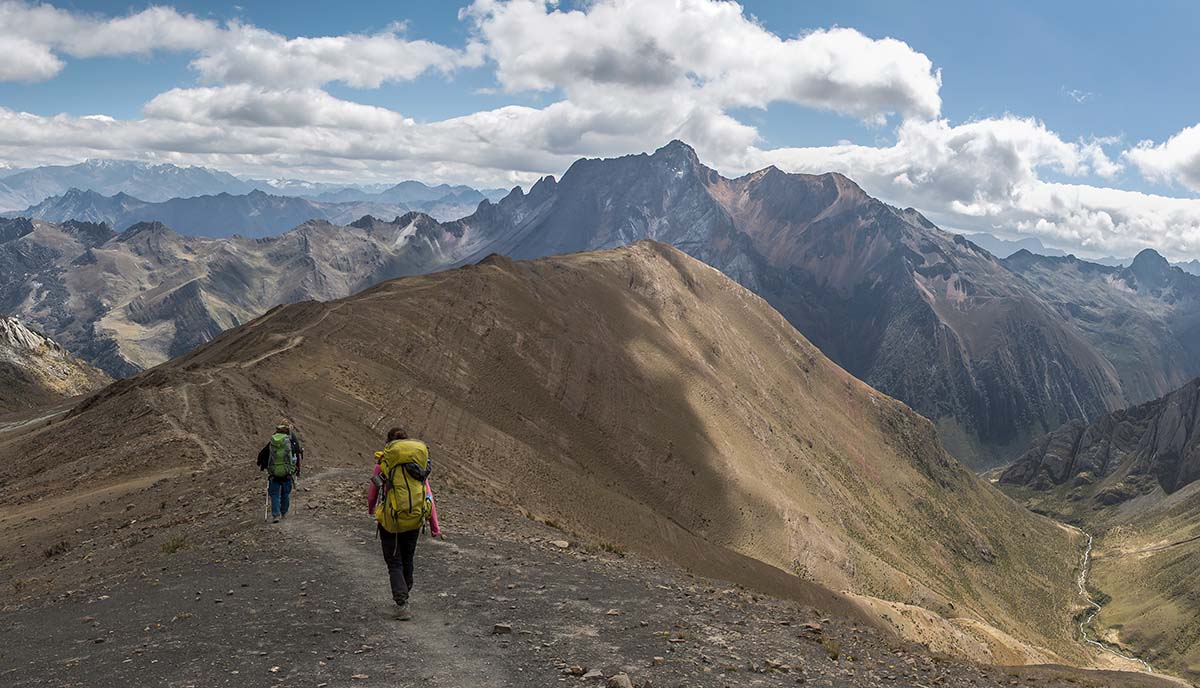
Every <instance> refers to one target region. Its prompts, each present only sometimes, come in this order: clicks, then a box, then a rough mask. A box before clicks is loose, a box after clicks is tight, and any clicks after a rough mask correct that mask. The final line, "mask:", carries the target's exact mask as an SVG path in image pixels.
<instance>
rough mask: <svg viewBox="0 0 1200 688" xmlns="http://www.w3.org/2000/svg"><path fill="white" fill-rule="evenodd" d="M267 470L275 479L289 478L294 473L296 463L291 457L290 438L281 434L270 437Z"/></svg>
mask: <svg viewBox="0 0 1200 688" xmlns="http://www.w3.org/2000/svg"><path fill="white" fill-rule="evenodd" d="M267 470H268V471H270V472H271V475H272V476H273V477H276V478H290V477H291V476H292V475H295V473H296V462H295V461H294V460H293V457H292V438H291V437H290V436H288V435H285V434H283V433H281V432H277V433H275V434H274V435H272V436H271V458H270V460H269V461H268V463H267Z"/></svg>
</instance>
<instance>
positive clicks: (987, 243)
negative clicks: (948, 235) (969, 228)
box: [962, 232, 1067, 258]
mask: <svg viewBox="0 0 1200 688" xmlns="http://www.w3.org/2000/svg"><path fill="white" fill-rule="evenodd" d="M962 236H963V237H966V238H967V239H969V240H970V241H971V243H973V244H975V245H976V246H978V247H980V248H982V249H986V250H987V252H988V253H991V254H992V255H994V256H996V257H997V258H1007V257H1009V256H1011V255H1012V254H1014V253H1016V252H1017V251H1020V250H1026V251H1029V252H1030V253H1036V254H1038V255H1040V256H1065V255H1067V252H1066V251H1063V250H1061V249H1057V248H1050V247H1049V246H1046V245H1045V244H1043V243H1042V240H1041V239H1038V238H1037V237H1024V238H1022V239H1001V238H1000V237H997V236H995V235H994V234H988V233H987V232H976V233H974V234H963V235H962Z"/></svg>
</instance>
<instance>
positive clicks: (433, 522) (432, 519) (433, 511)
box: [425, 483, 442, 537]
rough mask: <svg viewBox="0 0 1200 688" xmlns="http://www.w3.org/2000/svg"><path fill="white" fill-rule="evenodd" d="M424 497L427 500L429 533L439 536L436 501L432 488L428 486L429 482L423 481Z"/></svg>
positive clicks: (439, 527) (439, 526)
mask: <svg viewBox="0 0 1200 688" xmlns="http://www.w3.org/2000/svg"><path fill="white" fill-rule="evenodd" d="M425 498H426V499H428V500H429V534H430V535H431V536H433V537H440V536H441V534H442V526H441V524H440V523H438V517H437V501H436V500H434V498H433V488H432V487H430V486H429V483H425Z"/></svg>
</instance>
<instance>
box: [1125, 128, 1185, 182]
mask: <svg viewBox="0 0 1200 688" xmlns="http://www.w3.org/2000/svg"><path fill="white" fill-rule="evenodd" d="M1124 157H1125V159H1127V160H1128V161H1129V162H1130V163H1132V164H1133V165H1134V166H1135V167H1137V168H1138V170H1139V171H1140V172H1141V173H1142V174H1143V175H1145V176H1146V177H1147V178H1148V179H1151V180H1153V181H1158V182H1165V183H1174V184H1182V185H1183V186H1185V187H1187V188H1189V189H1191V190H1193V191H1200V124H1197V125H1195V126H1191V127H1187V128H1185V129H1183V130H1182V131H1180V132H1179V133H1177V134H1175V135H1174V136H1172V137H1171V138H1169V139H1167V140H1166V141H1164V142H1163V143H1159V144H1155V143H1154V142H1153V141H1142V142H1140V143H1138V145H1137V146H1134V147H1133V148H1131V149H1129V150H1127V151H1125V156H1124Z"/></svg>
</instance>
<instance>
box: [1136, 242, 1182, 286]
mask: <svg viewBox="0 0 1200 688" xmlns="http://www.w3.org/2000/svg"><path fill="white" fill-rule="evenodd" d="M1171 272H1172V270H1171V264H1170V263H1169V262H1167V259H1166V258H1163V257H1162V255H1160V254H1159V253H1158V252H1157V251H1155V250H1154V249H1152V248H1147V249H1143V250H1142V252H1141V253H1139V254H1137V257H1135V258H1134V259H1133V262H1132V263H1130V264H1129V268H1128V269H1127V270H1126V273H1127V274H1128V275H1132V276H1133V277H1134V279H1135V280H1136V281H1137V284H1138V285H1141V286H1146V287H1150V288H1152V289H1154V288H1161V287H1164V286H1166V285H1167V284H1168V283H1169V282H1170V281H1171Z"/></svg>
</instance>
